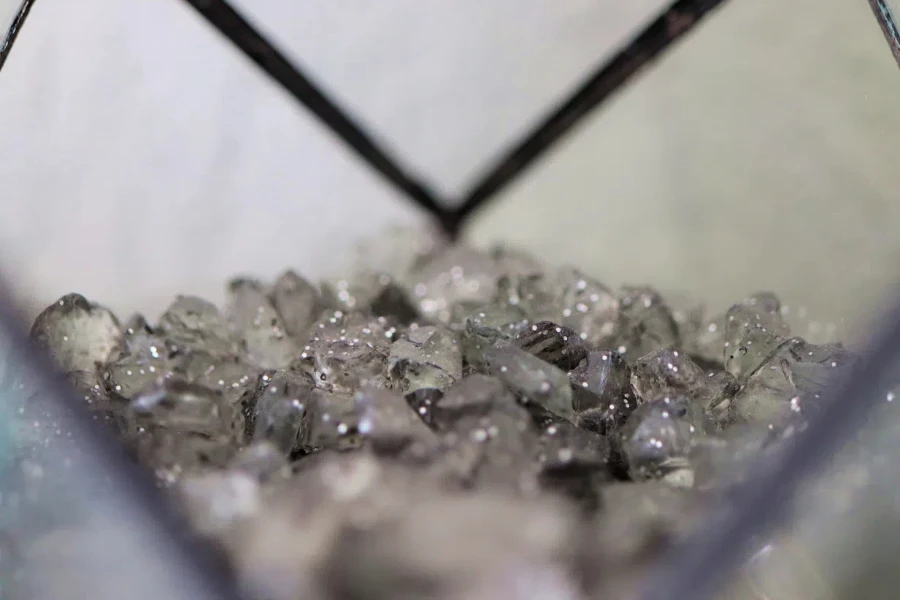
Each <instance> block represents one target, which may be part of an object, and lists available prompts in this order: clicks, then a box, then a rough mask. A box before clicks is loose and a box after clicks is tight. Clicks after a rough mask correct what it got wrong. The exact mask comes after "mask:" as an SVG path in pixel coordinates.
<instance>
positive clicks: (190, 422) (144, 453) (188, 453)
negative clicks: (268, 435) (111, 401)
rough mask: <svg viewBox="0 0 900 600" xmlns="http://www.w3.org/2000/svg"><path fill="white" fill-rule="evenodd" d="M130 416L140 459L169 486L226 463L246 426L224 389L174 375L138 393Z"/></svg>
mask: <svg viewBox="0 0 900 600" xmlns="http://www.w3.org/2000/svg"><path fill="white" fill-rule="evenodd" d="M126 415H127V417H128V425H129V436H130V438H131V440H130V441H131V442H132V444H133V446H134V448H135V450H136V452H137V456H138V458H139V459H140V460H141V461H142V462H144V463H145V464H147V465H148V466H150V467H151V468H153V469H154V470H155V471H156V473H157V475H158V476H159V478H160V480H161V481H162V482H163V483H167V484H169V483H174V482H175V481H177V479H178V478H179V477H180V476H181V475H182V474H183V473H185V472H191V471H202V470H205V469H209V468H215V467H223V466H225V465H226V464H227V463H228V461H229V459H230V458H231V457H232V456H233V455H234V453H235V451H236V449H237V444H238V442H239V441H240V438H241V432H242V428H243V421H242V419H240V418H239V415H238V414H236V412H235V410H234V409H233V408H232V407H231V406H230V405H229V404H228V403H227V402H226V401H225V399H224V398H223V397H222V395H221V394H220V393H218V392H216V391H214V390H210V389H209V388H206V387H203V386H199V385H196V384H192V383H186V382H183V381H179V380H175V379H171V380H167V381H165V382H164V383H162V384H161V385H160V386H159V387H158V388H156V389H151V390H148V391H146V392H144V393H143V394H141V395H138V396H136V397H135V398H134V399H133V400H132V401H131V403H130V404H129V406H128V410H127V413H126Z"/></svg>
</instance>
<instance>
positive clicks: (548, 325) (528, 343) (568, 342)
mask: <svg viewBox="0 0 900 600" xmlns="http://www.w3.org/2000/svg"><path fill="white" fill-rule="evenodd" d="M514 343H515V345H516V346H518V347H519V348H521V349H522V350H525V351H526V352H528V353H529V354H533V355H535V356H537V357H538V358H540V359H541V360H543V361H546V362H548V363H550V364H551V365H555V366H557V367H559V368H560V369H562V370H564V371H570V370H572V369H574V368H575V367H576V366H578V363H580V362H581V361H582V360H584V359H585V358H586V357H587V349H586V348H585V347H584V345H583V344H582V343H581V338H579V337H578V334H576V333H575V332H574V331H572V330H571V329H569V328H568V327H563V326H561V325H557V324H556V323H553V322H552V321H538V322H537V323H534V324H532V325H530V326H528V327H525V328H524V329H522V330H521V331H519V332H518V333H517V334H516V338H515V342H514Z"/></svg>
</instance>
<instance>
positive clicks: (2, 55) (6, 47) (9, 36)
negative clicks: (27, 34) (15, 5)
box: [0, 0, 36, 69]
mask: <svg viewBox="0 0 900 600" xmlns="http://www.w3.org/2000/svg"><path fill="white" fill-rule="evenodd" d="M35 2H36V0H24V1H23V2H22V5H21V6H19V12H18V13H16V18H15V19H13V22H12V25H10V26H9V29H8V30H7V32H6V37H5V38H3V44H2V45H0V69H2V68H3V65H4V64H6V59H7V57H9V53H10V51H11V50H12V47H13V44H15V43H16V38H17V37H19V32H20V31H21V30H22V26H23V25H24V24H25V19H27V18H28V13H30V12H31V7H32V6H34V3H35Z"/></svg>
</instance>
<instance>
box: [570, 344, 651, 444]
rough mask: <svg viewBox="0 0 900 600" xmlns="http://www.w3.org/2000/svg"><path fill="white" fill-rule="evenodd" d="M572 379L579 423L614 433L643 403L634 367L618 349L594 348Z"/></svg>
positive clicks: (604, 432) (571, 375) (574, 403)
mask: <svg viewBox="0 0 900 600" xmlns="http://www.w3.org/2000/svg"><path fill="white" fill-rule="evenodd" d="M569 379H570V380H571V382H572V406H573V409H574V411H575V415H576V417H575V423H577V424H578V425H579V426H580V427H584V428H585V429H589V430H590V431H594V432H596V433H600V434H602V435H611V434H613V433H614V432H615V431H616V430H618V428H619V427H621V425H622V424H623V423H624V422H625V420H626V419H627V418H628V415H630V414H631V413H632V411H634V409H635V408H636V407H637V405H638V403H639V398H638V396H637V394H636V393H635V391H634V389H633V388H632V386H631V368H630V367H629V366H628V363H627V362H626V361H625V358H624V357H623V356H622V355H621V354H619V353H618V352H614V351H611V350H595V351H593V352H590V353H589V354H588V356H587V358H586V359H585V360H583V361H582V362H581V364H579V365H578V366H577V367H576V368H575V369H573V370H572V371H571V372H570V373H569Z"/></svg>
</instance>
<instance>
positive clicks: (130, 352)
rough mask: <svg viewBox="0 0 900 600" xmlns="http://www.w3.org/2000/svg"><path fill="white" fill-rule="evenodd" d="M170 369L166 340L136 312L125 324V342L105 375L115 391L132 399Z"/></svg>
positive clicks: (123, 396)
mask: <svg viewBox="0 0 900 600" xmlns="http://www.w3.org/2000/svg"><path fill="white" fill-rule="evenodd" d="M170 370H171V361H170V359H169V350H168V348H167V347H166V342H165V340H164V339H163V338H162V337H161V336H159V335H157V333H156V332H155V331H154V330H153V329H152V328H151V327H150V326H149V325H147V322H146V321H145V320H144V318H143V317H141V316H140V315H136V316H134V317H132V318H131V320H129V322H128V323H127V324H126V326H125V336H124V339H123V343H122V344H121V346H120V347H119V350H118V352H115V353H113V355H112V356H111V357H110V359H109V362H108V363H107V364H106V367H105V369H104V377H105V378H106V380H107V381H108V384H109V387H110V389H111V390H112V391H113V393H114V394H116V395H117V396H120V397H122V398H125V399H127V400H130V399H132V398H134V397H135V396H136V395H137V394H138V393H140V392H141V391H143V390H145V389H146V388H148V387H149V386H151V385H152V384H153V383H154V382H155V381H156V380H157V379H160V378H163V377H165V376H167V375H168V374H169V372H170Z"/></svg>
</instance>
